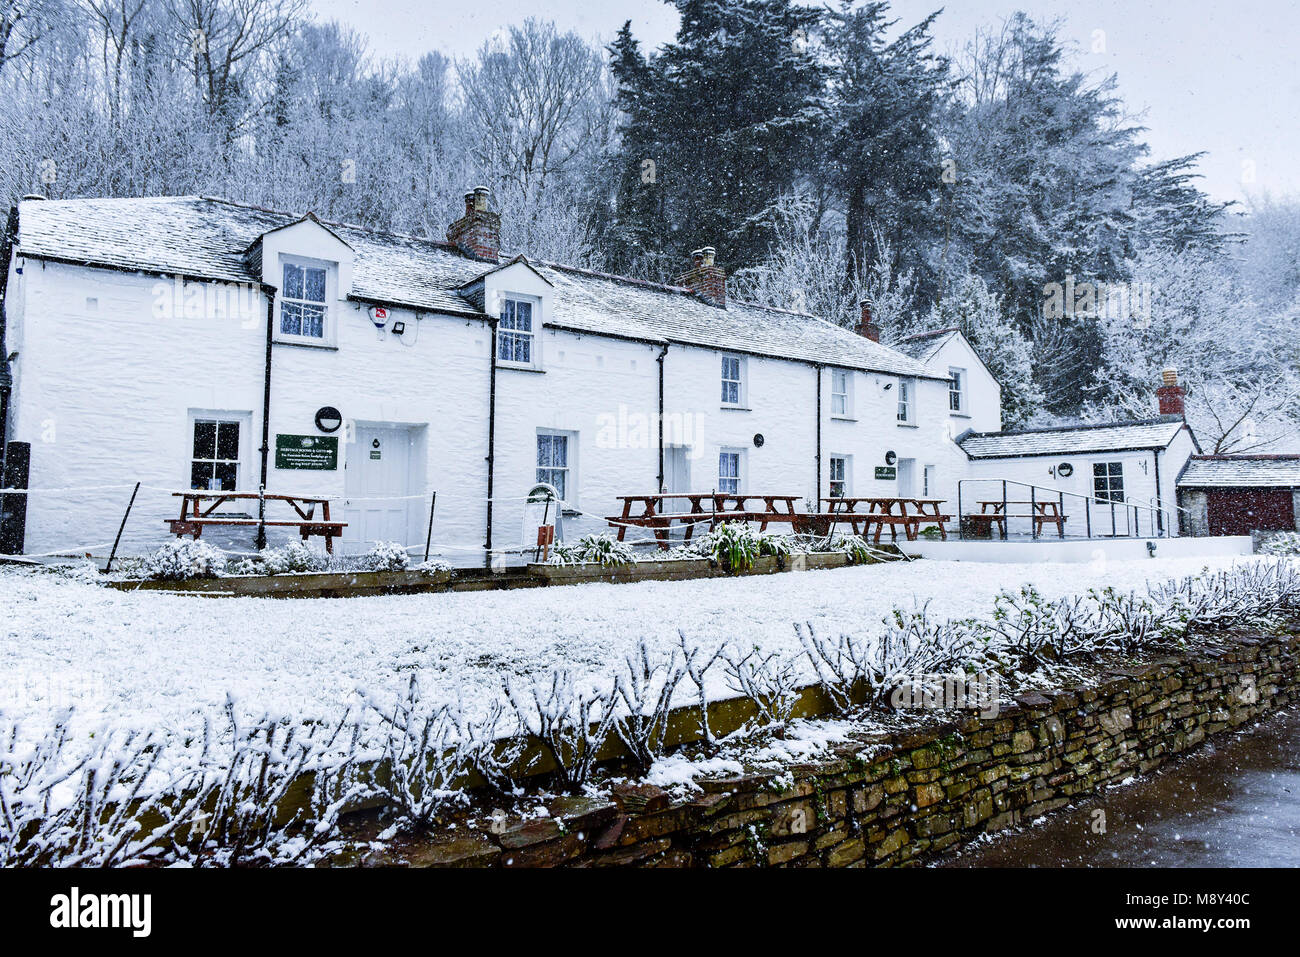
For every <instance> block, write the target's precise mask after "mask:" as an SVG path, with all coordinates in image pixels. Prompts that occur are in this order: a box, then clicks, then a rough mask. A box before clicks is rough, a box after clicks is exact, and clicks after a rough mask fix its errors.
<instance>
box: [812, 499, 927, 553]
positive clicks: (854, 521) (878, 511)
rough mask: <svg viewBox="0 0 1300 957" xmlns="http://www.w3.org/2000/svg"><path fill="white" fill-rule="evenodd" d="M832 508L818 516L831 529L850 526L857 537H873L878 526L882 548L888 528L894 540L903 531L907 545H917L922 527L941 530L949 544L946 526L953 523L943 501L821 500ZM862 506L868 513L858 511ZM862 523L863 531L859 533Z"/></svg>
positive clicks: (877, 540)
mask: <svg viewBox="0 0 1300 957" xmlns="http://www.w3.org/2000/svg"><path fill="white" fill-rule="evenodd" d="M822 501H823V502H826V503H827V504H829V505H830V506H831V510H830V511H829V512H824V513H818V517H819V519H820V518H823V517H824V518H829V519H830V521H829V522H827V523H826V524H827V525H828V526H829V525H832V524H834V523H835V522H839V523H847V524H849V525H851V526H852V528H853V533H854V534H855V535H859V534H861V535H868V534H872V526H873V525H874V526H875V533H874V536H873V541H874V543H875V544H877V545H879V544H880V534H881V532H883V531H884V530H885V529H886V528H888V529H889V537H890V539H891V540H894V541H897V539H898V529H899V528H902V529H903V535H904V536H905V537H906V538H907V540H908V541H916V539H917V538H919V537H920V534H921V526H922V525H934V526H935V527H937V528H938V529H939V535H940V536H941V537H942V538H943V539H944V540H945V541H947V539H948V529H947V527H946V526H947V523H948V522H950V521H952V516H951V515H945V514H944V513H943V512H941V511H940V510H939V506H941V505H942V504H943V500H942V499H937V498H917V497H915V496H907V495H901V496H850V497H840V496H835V497H831V498H824V499H822ZM859 504H865V505H866V506H867V510H866V511H865V512H860V511H858V510H857V506H858V505H859ZM859 523H860V524H861V527H862V531H861V532H859V531H858V526H859Z"/></svg>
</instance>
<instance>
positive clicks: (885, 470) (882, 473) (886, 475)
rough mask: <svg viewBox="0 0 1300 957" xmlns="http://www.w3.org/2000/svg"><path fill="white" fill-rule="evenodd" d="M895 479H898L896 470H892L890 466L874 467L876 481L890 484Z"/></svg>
mask: <svg viewBox="0 0 1300 957" xmlns="http://www.w3.org/2000/svg"><path fill="white" fill-rule="evenodd" d="M896 478H898V469H896V468H894V467H893V466H892V465H877V466H876V481H878V482H892V481H894V480H895V479H896Z"/></svg>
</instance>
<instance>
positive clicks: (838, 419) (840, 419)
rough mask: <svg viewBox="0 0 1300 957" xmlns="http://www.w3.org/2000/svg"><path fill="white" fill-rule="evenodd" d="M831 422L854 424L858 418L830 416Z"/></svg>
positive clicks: (854, 416)
mask: <svg viewBox="0 0 1300 957" xmlns="http://www.w3.org/2000/svg"><path fill="white" fill-rule="evenodd" d="M831 421H832V422H856V421H858V417H857V416H856V415H832V416H831Z"/></svg>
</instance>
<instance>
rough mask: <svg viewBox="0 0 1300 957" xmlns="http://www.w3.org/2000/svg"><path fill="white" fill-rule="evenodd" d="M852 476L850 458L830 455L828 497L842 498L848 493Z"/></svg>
mask: <svg viewBox="0 0 1300 957" xmlns="http://www.w3.org/2000/svg"><path fill="white" fill-rule="evenodd" d="M851 476H852V456H848V455H832V456H831V457H830V495H831V498H843V497H844V496H846V495H848V494H849V493H850V491H851V490H852V489H851V486H850V484H849V483H850V480H851Z"/></svg>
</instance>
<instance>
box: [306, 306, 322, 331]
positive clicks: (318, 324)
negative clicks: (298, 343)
mask: <svg viewBox="0 0 1300 957" xmlns="http://www.w3.org/2000/svg"><path fill="white" fill-rule="evenodd" d="M301 308H302V334H303V335H304V336H311V337H312V338H315V339H323V338H324V337H325V307H324V306H302V307H301Z"/></svg>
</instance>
